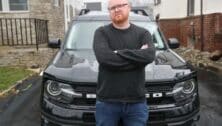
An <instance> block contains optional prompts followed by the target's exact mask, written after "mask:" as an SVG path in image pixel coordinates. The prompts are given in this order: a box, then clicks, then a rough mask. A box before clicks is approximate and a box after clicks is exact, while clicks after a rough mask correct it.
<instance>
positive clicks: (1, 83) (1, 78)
mask: <svg viewBox="0 0 222 126" xmlns="http://www.w3.org/2000/svg"><path fill="white" fill-rule="evenodd" d="M31 73H32V72H31V71H29V70H25V69H23V68H10V67H0V92H1V91H3V90H5V89H7V88H9V87H10V86H11V85H13V84H15V82H17V81H19V80H21V79H23V78H25V77H26V76H28V75H29V74H31Z"/></svg>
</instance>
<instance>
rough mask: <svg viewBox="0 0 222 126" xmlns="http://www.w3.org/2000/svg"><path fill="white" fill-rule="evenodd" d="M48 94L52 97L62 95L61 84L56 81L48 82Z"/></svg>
mask: <svg viewBox="0 0 222 126" xmlns="http://www.w3.org/2000/svg"><path fill="white" fill-rule="evenodd" d="M46 83H47V86H46V87H47V88H46V89H47V92H48V93H49V94H50V95H52V96H58V95H60V94H61V92H62V91H61V88H60V86H59V83H57V82H55V81H50V80H48V81H47V82H46Z"/></svg>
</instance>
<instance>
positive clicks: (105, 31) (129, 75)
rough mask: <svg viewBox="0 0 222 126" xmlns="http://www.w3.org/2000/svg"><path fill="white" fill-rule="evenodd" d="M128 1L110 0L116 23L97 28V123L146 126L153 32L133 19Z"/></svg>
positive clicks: (110, 10)
mask: <svg viewBox="0 0 222 126" xmlns="http://www.w3.org/2000/svg"><path fill="white" fill-rule="evenodd" d="M130 9H131V8H130V4H129V1H128V0H109V4H108V10H109V13H110V18H111V20H112V23H111V24H109V25H107V26H104V27H100V28H98V29H97V30H96V32H95V36H94V42H93V48H94V52H95V55H96V58H97V61H98V63H99V75H98V85H97V101H96V115H95V117H96V125H97V126H117V125H118V122H119V120H120V119H121V120H122V122H123V124H124V125H125V126H144V125H146V122H147V119H148V108H147V104H146V99H145V66H146V65H147V64H149V63H151V62H153V60H154V58H155V48H154V45H153V43H152V41H151V40H152V38H151V35H150V33H149V32H148V31H147V30H145V29H143V28H140V27H138V26H136V25H134V24H132V23H130V22H129V12H130Z"/></svg>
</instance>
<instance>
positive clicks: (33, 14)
mask: <svg viewBox="0 0 222 126" xmlns="http://www.w3.org/2000/svg"><path fill="white" fill-rule="evenodd" d="M59 1H60V6H59V7H56V6H54V5H53V0H29V2H28V3H29V5H28V6H29V7H28V8H29V10H28V11H27V12H13V13H12V12H1V13H0V18H37V19H44V20H48V30H49V39H52V38H62V39H63V38H64V33H65V28H64V4H63V1H64V0H59Z"/></svg>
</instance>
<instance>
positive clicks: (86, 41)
mask: <svg viewBox="0 0 222 126" xmlns="http://www.w3.org/2000/svg"><path fill="white" fill-rule="evenodd" d="M108 23H109V22H108V21H107V22H105V21H94V22H76V23H75V24H73V25H72V28H71V29H70V32H69V33H68V36H67V40H66V43H65V49H75V50H76V49H77V50H78V49H92V45H93V37H94V32H95V30H96V29H97V28H98V27H100V26H104V25H107V24H108ZM132 23H134V24H135V25H138V26H140V27H143V28H145V29H147V30H148V31H149V32H150V33H151V34H152V36H153V42H154V45H155V47H156V48H157V49H163V48H164V41H163V38H162V36H161V34H160V32H159V30H158V27H157V26H156V25H154V24H153V23H147V22H132Z"/></svg>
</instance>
